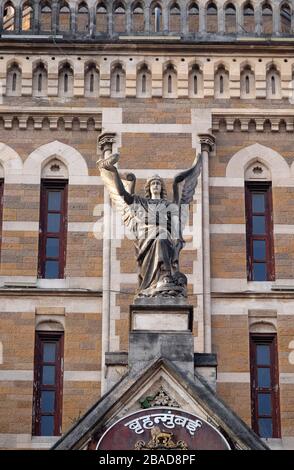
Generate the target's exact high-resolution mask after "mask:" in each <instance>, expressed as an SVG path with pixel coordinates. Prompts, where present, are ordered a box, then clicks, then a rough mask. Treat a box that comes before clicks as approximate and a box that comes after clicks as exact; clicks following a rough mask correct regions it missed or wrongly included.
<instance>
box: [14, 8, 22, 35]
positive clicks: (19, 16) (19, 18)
mask: <svg viewBox="0 0 294 470" xmlns="http://www.w3.org/2000/svg"><path fill="white" fill-rule="evenodd" d="M14 11H15V19H14V30H15V32H16V33H19V32H20V31H21V27H22V24H21V23H22V14H21V13H22V5H17V6H15V10H14Z"/></svg>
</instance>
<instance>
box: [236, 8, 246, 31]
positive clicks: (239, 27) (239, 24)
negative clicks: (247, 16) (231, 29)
mask: <svg viewBox="0 0 294 470" xmlns="http://www.w3.org/2000/svg"><path fill="white" fill-rule="evenodd" d="M235 7H236V31H237V34H244V27H243V13H242V11H243V10H242V8H241V7H240V5H235Z"/></svg>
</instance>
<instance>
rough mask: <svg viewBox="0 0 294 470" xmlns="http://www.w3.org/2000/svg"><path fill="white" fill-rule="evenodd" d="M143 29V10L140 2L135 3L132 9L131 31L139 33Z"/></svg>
mask: <svg viewBox="0 0 294 470" xmlns="http://www.w3.org/2000/svg"><path fill="white" fill-rule="evenodd" d="M144 29H145V17H144V9H143V6H142V4H141V3H140V2H138V3H135V5H134V6H133V9H132V30H133V31H134V33H141V32H143V31H144Z"/></svg>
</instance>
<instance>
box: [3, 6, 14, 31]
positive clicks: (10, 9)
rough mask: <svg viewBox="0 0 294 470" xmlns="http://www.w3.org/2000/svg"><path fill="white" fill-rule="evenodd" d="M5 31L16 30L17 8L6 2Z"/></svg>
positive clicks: (4, 9)
mask: <svg viewBox="0 0 294 470" xmlns="http://www.w3.org/2000/svg"><path fill="white" fill-rule="evenodd" d="M3 29H4V31H14V30H15V8H14V5H13V3H12V2H10V1H9V2H6V3H5V5H4V8H3Z"/></svg>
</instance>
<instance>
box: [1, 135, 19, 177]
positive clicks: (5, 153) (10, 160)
mask: <svg viewBox="0 0 294 470" xmlns="http://www.w3.org/2000/svg"><path fill="white" fill-rule="evenodd" d="M0 163H1V165H2V167H3V170H4V177H7V176H8V175H13V176H14V175H17V174H18V175H19V174H21V173H22V169H23V163H22V159H21V158H20V156H19V155H18V153H17V152H16V151H15V150H13V149H12V148H11V147H9V146H8V145H6V144H4V143H3V142H0Z"/></svg>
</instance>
